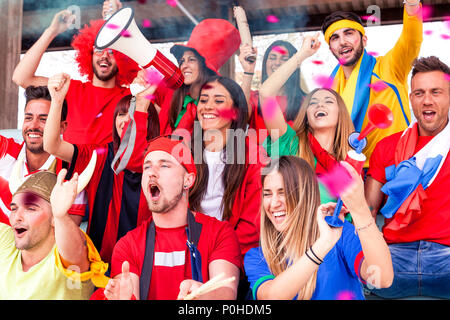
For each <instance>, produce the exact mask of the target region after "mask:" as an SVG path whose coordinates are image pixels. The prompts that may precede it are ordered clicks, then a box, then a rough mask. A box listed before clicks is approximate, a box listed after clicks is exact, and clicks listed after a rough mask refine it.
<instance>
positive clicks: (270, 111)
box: [261, 97, 278, 119]
mask: <svg viewBox="0 0 450 320" xmlns="http://www.w3.org/2000/svg"><path fill="white" fill-rule="evenodd" d="M277 106H278V102H277V99H276V98H275V97H268V98H267V99H266V100H265V101H264V104H263V107H262V110H261V111H262V113H263V116H264V117H265V118H267V119H272V118H273V116H274V115H275V111H276V110H277Z"/></svg>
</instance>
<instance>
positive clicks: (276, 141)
mask: <svg viewBox="0 0 450 320" xmlns="http://www.w3.org/2000/svg"><path fill="white" fill-rule="evenodd" d="M317 37H318V35H316V36H315V37H306V38H305V39H304V41H303V45H302V48H301V49H300V51H298V52H297V53H296V54H295V55H294V56H292V57H291V58H290V59H289V60H288V61H287V62H286V63H284V64H283V65H282V66H280V68H278V69H277V70H276V71H275V72H274V73H273V74H272V75H271V76H270V77H269V78H268V79H267V80H266V81H265V82H264V84H263V86H262V87H261V91H260V99H261V105H262V106H263V109H262V115H263V118H264V122H265V124H266V128H267V130H268V132H269V136H268V137H267V139H266V140H265V141H264V148H265V149H266V151H267V153H268V155H269V156H270V157H271V158H277V157H280V156H283V155H296V156H299V157H301V158H303V159H305V160H306V161H307V162H308V163H309V164H310V165H311V166H312V167H313V168H315V171H316V174H317V175H318V176H320V175H321V174H323V173H325V172H327V171H328V170H330V169H331V167H332V166H333V165H334V164H335V162H336V161H341V160H345V157H346V155H347V152H348V151H349V150H350V146H349V145H348V143H347V139H348V136H349V135H350V134H351V133H352V132H353V131H354V127H353V122H352V120H351V118H350V115H349V113H348V111H347V108H346V106H345V103H344V101H343V100H342V98H341V96H340V95H339V94H338V93H336V91H334V90H332V89H327V88H317V89H314V90H313V91H311V92H310V93H309V94H308V95H307V96H306V97H305V99H304V101H303V104H302V106H301V107H300V111H299V112H298V114H297V117H296V118H295V120H294V122H293V124H292V127H291V126H290V125H288V124H287V123H286V120H285V118H284V116H283V113H282V110H281V109H280V107H279V106H278V104H277V103H276V100H273V99H272V98H271V97H272V96H273V95H272V93H273V92H277V90H278V87H280V86H282V85H283V83H284V82H283V81H285V80H287V79H288V78H289V76H290V75H291V73H292V72H293V71H295V69H297V68H298V66H299V65H300V64H301V63H302V62H303V61H304V60H305V59H306V58H309V57H310V56H312V55H313V54H314V53H315V52H316V51H317V50H318V48H319V47H320V42H319V41H318V39H317ZM270 100H272V101H270ZM319 188H320V196H321V203H327V202H330V201H336V198H334V197H333V196H332V195H331V194H329V193H328V192H327V190H326V189H325V188H324V187H323V185H322V184H321V183H319Z"/></svg>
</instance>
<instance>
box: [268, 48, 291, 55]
mask: <svg viewBox="0 0 450 320" xmlns="http://www.w3.org/2000/svg"><path fill="white" fill-rule="evenodd" d="M272 50H273V51H275V52H278V53H279V54H282V55H286V54H288V51H287V50H286V49H285V48H283V47H280V46H275V47H273V48H272Z"/></svg>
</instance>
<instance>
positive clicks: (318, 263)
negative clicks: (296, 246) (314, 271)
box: [305, 250, 322, 266]
mask: <svg viewBox="0 0 450 320" xmlns="http://www.w3.org/2000/svg"><path fill="white" fill-rule="evenodd" d="M305 254H306V256H307V257H308V258H309V260H311V261H312V262H314V263H315V264H317V265H318V266H320V264H321V263H322V262H317V261H316V260H314V259H313V258H311V256H310V255H309V254H308V250H306V252H305Z"/></svg>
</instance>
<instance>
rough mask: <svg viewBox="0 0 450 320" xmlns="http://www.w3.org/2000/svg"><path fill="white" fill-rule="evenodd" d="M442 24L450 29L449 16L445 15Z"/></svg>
mask: <svg viewBox="0 0 450 320" xmlns="http://www.w3.org/2000/svg"><path fill="white" fill-rule="evenodd" d="M444 24H445V26H446V27H447V29H448V30H450V17H445V21H444Z"/></svg>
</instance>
